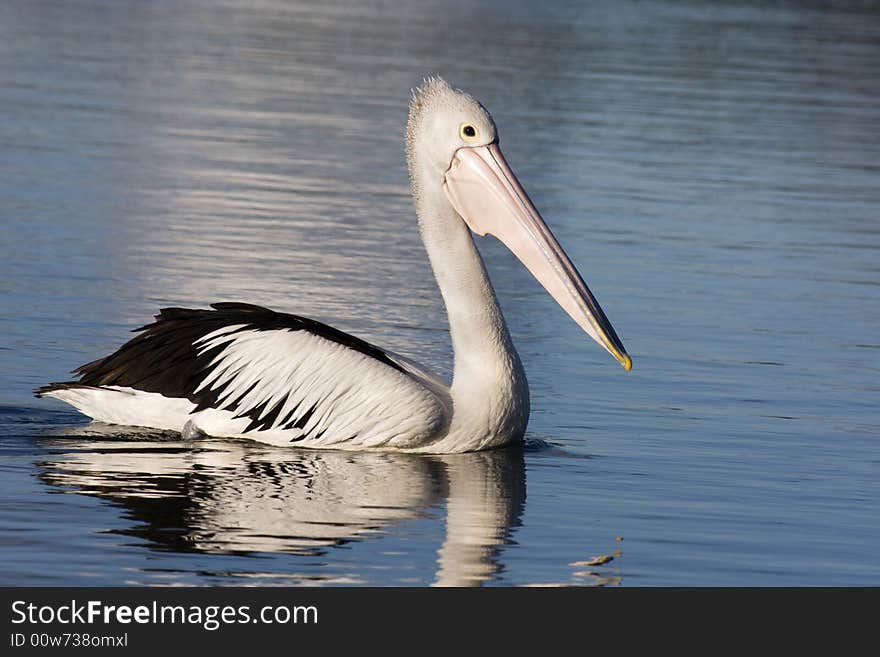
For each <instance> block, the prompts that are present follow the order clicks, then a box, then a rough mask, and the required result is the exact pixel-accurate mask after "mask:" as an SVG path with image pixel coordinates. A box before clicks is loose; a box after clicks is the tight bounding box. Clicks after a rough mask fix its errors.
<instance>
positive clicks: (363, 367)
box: [38, 303, 449, 448]
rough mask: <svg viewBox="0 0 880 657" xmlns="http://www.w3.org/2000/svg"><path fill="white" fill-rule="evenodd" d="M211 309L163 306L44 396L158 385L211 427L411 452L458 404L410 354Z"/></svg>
mask: <svg viewBox="0 0 880 657" xmlns="http://www.w3.org/2000/svg"><path fill="white" fill-rule="evenodd" d="M212 308H213V310H190V309H185V308H166V309H163V310H162V311H160V314H159V315H157V316H156V321H155V322H154V323H152V324H148V325H147V326H144V327H142V328H140V329H137V330H138V331H140V334H139V335H138V336H137V337H135V338H134V339H132V340H131V341H129V342H128V343H126V344H125V345H123V346H122V347H121V348H120V349H119V350H118V351H116V352H115V353H113V354H111V355H110V356H107V357H106V358H102V359H100V360H97V361H94V362H92V363H88V364H86V365H83V366H82V367H80V368H78V369H77V370H75V372H77V373H79V374H80V375H81V378H80V380H79V381H78V382H75V383H64V384H53V386H49V387H47V388H43V389H41V390H40V391H38V394H51V393H54V392H58V391H59V389H61V388H64V387H68V388H80V389H82V388H90V389H102V390H117V391H135V392H141V393H158V394H159V395H161V396H162V397H165V398H171V399H175V400H184V399H185V400H188V402H189V403H190V405H191V406H188V407H187V410H188V415H187V418H189V419H191V420H192V421H193V422H194V423H195V424H196V426H198V428H199V429H201V430H202V431H204V432H205V433H208V434H210V435H215V436H245V437H249V438H254V439H256V440H261V441H264V442H271V443H275V444H278V443H294V444H301V445H304V446H314V447H317V446H322V447H326V446H340V447H345V446H359V447H397V448H406V447H413V446H418V445H423V444H425V443H426V442H429V441H430V439H431V438H432V437H435V436H437V435H438V434H439V433H441V431H442V429H443V426H444V424H445V422H446V421H447V417H448V415H449V413H448V401H447V400H446V399H444V395H443V392H442V390H440V389H439V388H438V386H437V385H436V382H435V381H433V380H431V379H429V378H427V377H426V376H425V375H424V374H423V373H422V372H421V371H420V370H418V369H416V368H415V367H413V366H412V365H411V364H410V363H409V361H406V360H404V359H401V358H399V357H396V356H395V355H393V354H390V353H389V352H386V351H383V350H382V349H379V348H378V347H375V346H374V345H371V344H369V343H367V342H365V341H363V340H361V339H359V338H356V337H354V336H352V335H349V334H347V333H343V332H342V331H339V330H337V329H334V328H332V327H330V326H327V325H325V324H321V323H320V322H316V321H314V320H311V319H307V318H304V317H299V316H296V315H288V314H284V313H276V312H273V311H271V310H268V309H266V308H261V307H259V306H252V305H249V304H240V303H218V304H213V305H212ZM55 396H62V395H61V394H56V395H55ZM62 398H63V397H62ZM178 408H179V406H178ZM93 417H94V415H93ZM179 419H180V418H179V413H178V414H177V416H176V417H175V418H174V420H173V421H171V423H172V424H173V423H175V422H176V423H179ZM157 424H159V423H157V422H153V423H152V426H156V425H157ZM167 428H174V429H180V428H181V427H180V426H169V427H167Z"/></svg>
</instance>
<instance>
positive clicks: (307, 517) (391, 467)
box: [40, 425, 525, 586]
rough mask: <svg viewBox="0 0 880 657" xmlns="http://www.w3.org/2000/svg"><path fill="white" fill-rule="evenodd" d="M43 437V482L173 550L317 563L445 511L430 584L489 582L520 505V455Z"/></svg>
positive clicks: (84, 434) (147, 437) (113, 435)
mask: <svg viewBox="0 0 880 657" xmlns="http://www.w3.org/2000/svg"><path fill="white" fill-rule="evenodd" d="M74 431H75V432H72V433H70V434H68V435H65V436H53V437H46V438H44V441H45V444H44V446H45V447H46V449H47V453H48V456H47V457H46V458H45V459H44V461H43V462H42V463H41V464H40V466H41V475H40V476H41V478H42V480H43V481H44V482H46V483H47V484H49V485H51V486H56V487H63V488H65V489H68V490H69V491H71V492H75V493H81V494H86V495H92V496H96V497H100V498H103V499H107V500H111V501H112V502H114V503H115V504H117V505H120V506H122V507H124V509H125V510H126V513H125V517H126V519H128V520H130V521H132V523H131V525H130V526H128V527H126V528H124V529H122V530H114V531H118V532H120V533H124V534H127V535H132V536H137V537H139V538H142V539H144V540H146V541H148V544H149V545H150V547H152V548H154V549H160V550H169V551H175V552H204V553H226V554H253V553H289V554H296V555H318V554H323V553H325V552H327V551H328V550H331V549H333V547H334V546H338V545H341V544H343V543H346V542H349V541H353V540H362V539H365V538H367V537H370V536H376V535H381V534H383V533H387V532H389V531H393V528H394V527H395V526H397V525H399V524H401V523H404V522H406V521H410V520H414V519H417V518H426V517H427V518H431V517H434V518H437V517H441V516H442V512H443V508H444V506H445V508H446V536H445V540H444V542H443V545H442V547H440V549H439V554H438V565H439V568H438V572H437V574H436V577H435V583H436V584H437V585H455V586H466V585H476V584H479V583H481V582H483V581H485V580H487V579H490V578H491V577H492V576H493V575H494V574H495V573H497V572H498V571H499V570H500V568H501V565H500V564H499V560H498V558H499V553H500V548H501V546H502V545H503V544H504V543H505V542H507V540H508V537H509V535H510V532H511V529H512V528H513V527H515V526H517V525H518V524H519V518H520V516H521V514H522V510H523V505H524V502H525V466H524V461H523V454H522V450H519V449H516V450H498V451H493V452H480V453H474V454H457V455H450V456H442V457H425V456H418V455H408V454H393V453H378V452H375V453H374V452H337V451H317V450H315V451H310V450H285V449H278V448H271V447H264V446H255V445H254V444H251V443H239V442H236V441H228V440H223V441H221V440H213V439H207V440H200V441H195V442H184V441H181V440H180V439H179V434H178V435H176V436H175V435H170V436H164V437H163V436H161V435H157V434H155V433H142V434H132V433H127V434H125V435H124V436H121V435H120V434H119V433H118V431H119V429H118V427H116V428H108V429H106V430H105V429H102V428H101V426H100V425H90V426H89V427H87V428H85V429H78V430H74Z"/></svg>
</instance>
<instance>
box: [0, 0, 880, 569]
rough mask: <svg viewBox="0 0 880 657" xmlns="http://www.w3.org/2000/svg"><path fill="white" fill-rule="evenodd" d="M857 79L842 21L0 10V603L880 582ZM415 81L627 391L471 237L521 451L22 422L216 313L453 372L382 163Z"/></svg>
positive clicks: (399, 172)
mask: <svg viewBox="0 0 880 657" xmlns="http://www.w3.org/2000/svg"><path fill="white" fill-rule="evenodd" d="M878 62H880V12H878V10H877V9H875V8H872V7H871V6H870V4H868V3H858V2H853V3H834V5H833V6H824V4H822V3H815V6H814V4H813V3H798V4H796V5H791V6H789V5H785V4H774V5H773V6H765V3H705V4H704V3H699V2H596V3H577V2H572V3H562V2H552V1H551V2H542V3H530V2H521V3H510V2H500V0H499V1H494V2H493V1H491V0H484V1H482V2H464V1H462V2H454V3H441V2H434V3H403V2H366V3H365V2H354V1H353V0H352V1H351V2H348V3H345V2H332V1H329V2H328V1H327V0H322V1H321V2H301V3H287V2H282V1H281V0H261V1H260V2H256V3H254V2H237V1H235V0H226V1H225V2H216V1H212V2H207V1H205V2H203V3H199V2H195V3H178V2H172V1H167V2H150V3H143V2H86V1H83V2H77V3H67V2H61V1H58V2H53V1H49V0H47V1H41V2H30V1H28V0H13V1H11V2H4V3H2V5H0V113H2V120H0V228H2V238H0V299H2V301H3V304H2V306H3V310H2V312H0V337H2V340H0V438H2V441H0V454H2V459H0V470H2V471H0V584H7V585H10V584H22V585H93V584H95V585H97V584H110V585H113V584H129V583H130V584H229V585H235V584H373V585H409V584H415V585H427V584H433V583H440V584H459V585H464V584H502V585H510V584H517V585H519V584H564V585H601V584H604V585H792V584H815V585H875V586H876V585H878V584H880V557H878V555H880V436H878V434H880V411H878V401H880V399H878V392H880V384H878V381H880V376H878V373H880V339H878V327H880V258H878V256H880V131H878V126H880V76H878V75H877V64H878ZM434 72H437V73H440V74H442V75H444V76H446V77H447V78H448V79H449V80H450V81H451V82H453V83H454V84H456V85H457V86H460V87H462V88H464V89H466V90H468V91H470V92H472V93H473V94H474V95H476V96H477V97H478V98H480V99H481V100H482V101H483V103H484V104H485V105H486V106H487V107H488V108H489V110H490V111H492V112H493V114H494V117H495V119H496V121H497V123H498V126H499V129H500V133H501V137H502V143H503V146H504V150H505V153H506V155H507V158H508V160H509V161H510V163H511V165H512V166H513V167H514V169H515V170H516V171H517V172H518V174H519V177H520V180H521V181H522V182H523V184H524V186H525V187H526V188H527V189H528V190H529V193H530V194H531V196H532V198H533V200H534V201H535V203H536V205H537V206H538V207H539V208H540V209H541V211H542V213H543V215H544V217H545V218H546V219H547V221H548V223H550V224H551V226H552V227H553V228H554V230H555V231H556V233H557V236H558V237H559V240H560V242H561V243H562V244H563V246H564V247H565V248H566V250H567V252H568V254H569V255H570V256H571V258H572V260H573V261H574V262H575V263H576V264H577V265H578V266H579V268H580V269H581V271H582V273H583V274H584V277H585V279H586V280H587V282H588V283H589V285H590V286H591V288H592V289H593V291H594V292H595V293H596V295H597V297H598V298H599V300H600V301H601V303H602V305H603V307H604V309H605V311H606V312H607V314H608V315H609V317H610V318H611V320H612V322H613V323H614V326H615V328H616V329H617V332H618V333H619V334H620V337H621V338H622V339H623V342H624V344H625V345H626V346H627V348H628V350H629V352H630V353H631V354H632V356H633V359H634V362H635V367H634V369H633V371H632V372H631V373H629V374H626V373H624V372H623V371H622V369H621V368H620V367H619V365H617V364H616V363H615V361H614V360H613V359H611V358H610V357H609V356H608V355H607V354H606V353H605V352H603V351H602V350H601V349H599V348H598V347H596V345H595V344H594V343H593V342H592V341H590V340H589V339H588V338H586V336H584V335H583V333H582V332H580V330H579V329H578V328H577V327H576V326H575V325H574V323H573V322H571V321H570V320H569V319H568V318H567V317H566V316H565V315H564V314H563V312H562V311H561V310H560V309H559V308H558V307H556V306H555V304H554V303H553V301H552V300H551V299H550V297H549V296H548V295H547V294H546V293H545V292H544V291H543V290H542V289H541V288H540V287H539V286H538V285H537V284H536V283H535V282H534V281H532V279H531V278H530V277H529V275H528V274H527V273H526V272H524V271H523V270H522V268H521V266H520V265H519V263H518V262H517V261H516V260H515V259H514V258H513V257H512V256H511V255H510V254H509V253H508V252H507V251H506V250H505V249H504V248H503V247H502V246H500V245H498V244H497V243H494V242H492V241H490V240H480V241H479V246H480V248H481V250H482V252H483V254H484V257H485V259H486V261H487V264H488V267H489V270H490V273H491V276H492V280H493V283H494V284H495V286H496V289H497V291H498V296H499V298H500V301H501V304H502V306H503V308H504V311H505V314H506V316H507V319H508V322H509V324H510V326H511V331H512V333H513V336H514V340H515V342H516V344H517V346H518V348H519V350H520V354H521V356H522V359H523V362H524V364H525V367H526V370H527V373H528V377H529V382H530V384H531V392H532V416H531V422H530V425H529V431H528V436H527V444H526V447H525V449H513V450H502V451H496V452H487V453H481V454H466V455H458V456H449V457H416V456H400V455H387V454H373V453H370V454H343V453H337V452H303V451H300V450H296V449H286V450H283V449H270V448H267V447H265V446H261V445H256V444H251V443H247V442H236V441H223V440H214V439H209V440H205V441H199V442H182V441H181V440H180V437H179V436H177V435H174V434H169V435H157V434H150V433H145V432H142V431H137V430H132V429H125V428H118V427H117V428H107V427H89V426H88V425H87V422H86V420H85V419H84V418H83V417H82V416H80V415H78V414H76V413H75V412H73V411H71V410H70V409H69V408H68V407H65V406H64V405H62V404H60V403H56V402H53V401H52V400H36V399H34V398H33V397H32V396H31V390H32V389H33V388H35V387H37V386H39V385H43V384H45V383H47V382H49V381H56V380H63V379H65V378H67V377H68V374H67V373H68V370H70V369H72V368H73V367H75V366H77V365H80V364H82V363H84V362H87V361H90V360H93V359H94V358H97V357H99V356H101V355H104V354H106V353H108V352H109V351H111V350H113V349H115V348H116V347H118V346H119V345H120V344H121V343H122V342H123V341H124V340H126V339H127V338H128V330H129V329H131V328H134V327H137V326H140V325H142V324H144V323H146V322H147V321H148V320H149V319H150V318H151V316H152V315H153V314H154V313H155V311H156V309H157V308H158V307H161V306H165V305H175V306H195V307H205V306H206V305H207V304H208V303H210V302H213V301H218V300H240V301H249V302H252V303H259V304H262V305H266V306H270V307H273V308H276V309H279V310H284V311H288V312H295V313H299V314H304V315H310V316H314V317H316V318H318V319H321V320H323V321H326V322H328V323H331V324H333V325H335V326H338V327H339V328H342V329H343V330H346V331H349V332H352V333H355V334H357V335H360V336H361V337H364V338H366V339H368V340H371V341H373V342H376V343H377V344H379V345H382V346H385V347H388V348H390V349H393V350H394V351H397V352H401V353H405V354H408V355H411V356H414V357H416V358H417V359H418V360H420V361H421V362H423V363H425V364H427V365H429V366H432V367H434V368H435V369H437V370H439V371H440V372H443V373H445V374H447V375H448V373H449V366H450V363H451V351H450V345H449V340H448V335H447V333H446V326H445V319H444V310H443V307H442V304H441V302H440V298H439V295H438V293H437V291H436V288H435V286H434V282H433V278H432V276H431V272H430V269H429V267H428V266H427V261H426V257H425V253H424V251H423V248H422V246H421V243H420V240H419V236H418V231H417V228H416V224H415V219H414V213H413V208H412V202H411V199H410V197H409V188H408V183H407V177H406V168H405V162H404V157H403V147H402V131H403V126H404V123H405V120H406V110H407V101H408V94H409V89H410V88H411V87H413V86H414V85H416V84H417V83H418V82H419V81H420V79H421V77H422V76H424V75H426V74H429V73H434ZM601 555H605V556H611V557H614V558H613V560H611V561H608V562H606V563H604V564H602V565H588V564H589V561H590V560H591V559H592V558H593V557H596V556H601Z"/></svg>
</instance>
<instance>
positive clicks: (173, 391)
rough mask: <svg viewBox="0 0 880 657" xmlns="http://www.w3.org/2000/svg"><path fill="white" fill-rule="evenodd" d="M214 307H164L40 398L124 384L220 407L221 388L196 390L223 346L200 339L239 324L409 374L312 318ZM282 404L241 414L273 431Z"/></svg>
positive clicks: (299, 420) (299, 421)
mask: <svg viewBox="0 0 880 657" xmlns="http://www.w3.org/2000/svg"><path fill="white" fill-rule="evenodd" d="M211 308H213V310H203V309H189V308H163V309H162V310H160V311H159V314H158V315H156V321H155V322H153V323H152V324H147V325H146V326H142V327H140V328H138V329H135V332H137V333H139V335H138V336H136V337H134V338H132V339H131V340H129V341H128V342H127V343H125V344H124V345H122V347H120V348H119V349H118V350H117V351H115V352H114V353H112V354H110V355H109V356H106V357H105V358H99V359H98V360H95V361H92V362H91V363H86V364H85V365H81V366H80V367H78V368H76V369H75V370H73V372H74V373H75V374H79V375H80V378H79V381H69V382H63V383H53V384H51V385H48V386H44V387H42V388H39V389H37V390H36V394H37V396H38V397H39V396H42V395H43V394H45V393H47V392H51V391H53V390H58V389H63V388H71V387H84V386H89V387H101V386H120V387H126V388H134V389H135V390H142V391H144V392H157V393H160V394H162V395H164V396H166V397H178V398H186V399H188V400H190V401H191V402H193V403H194V404H196V408H195V411H200V410H204V409H206V408H218V407H219V397H220V395H221V394H222V392H223V391H222V390H220V389H215V390H199V391H198V392H196V391H197V390H198V389H199V387H200V386H201V384H202V382H203V381H204V380H205V378H206V377H207V376H209V375H210V374H211V370H212V367H211V363H212V361H213V360H214V358H215V357H216V356H217V355H218V354H219V353H220V351H222V349H223V347H222V346H221V347H217V348H211V349H207V350H203V351H202V352H201V353H199V350H198V349H197V347H196V346H195V343H196V342H197V341H198V340H199V339H200V338H203V337H204V336H206V335H208V334H209V333H213V332H214V331H218V330H220V329H222V328H225V327H228V326H233V325H239V324H240V325H242V327H241V328H240V329H237V331H235V332H238V331H272V330H281V329H285V330H292V331H308V332H309V333H312V334H313V335H317V336H319V337H322V338H324V339H327V340H331V341H333V342H336V343H338V344H341V345H344V346H346V347H348V348H349V349H353V350H355V351H357V352H359V353H362V354H364V355H366V356H370V357H371V358H375V359H376V360H378V361H381V362H382V363H384V364H386V365H388V366H389V367H392V368H394V369H395V370H397V371H399V372H405V370H403V368H402V367H401V366H400V365H398V364H397V363H396V362H395V361H394V360H392V359H391V358H390V357H389V356H388V354H387V353H386V352H384V351H382V350H381V349H380V348H378V347H376V346H374V345H371V344H370V343H368V342H365V341H364V340H361V339H360V338H356V337H355V336H353V335H349V334H348V333H344V332H342V331H340V330H338V329H335V328H333V327H332V326H327V325H326V324H322V323H321V322H317V321H315V320H313V319H309V318H307V317H300V316H298V315H288V314H286V313H277V312H275V311H272V310H269V309H268V308H263V307H261V306H254V305H251V304H247V303H214V304H211ZM231 334H232V333H230V335H231ZM254 385H256V383H255V384H254ZM239 402H240V399H237V400H227V402H226V403H225V404H224V408H227V409H229V410H236V408H237V406H238V403H239ZM281 408H282V405H281V404H279V405H278V406H277V407H276V408H275V409H273V411H272V412H270V413H269V415H268V416H267V417H265V418H263V419H262V420H260V419H259V416H260V413H261V412H262V411H263V410H265V408H264V406H263V405H259V406H257V407H256V408H252V409H249V410H248V411H247V412H246V413H244V414H242V415H241V416H240V417H249V418H250V419H251V420H252V421H251V423H250V425H249V426H248V428H247V431H250V430H253V429H264V428H265V429H268V428H270V427H271V426H272V424H273V423H274V421H275V420H276V419H277V415H278V413H279V412H280V410H281ZM195 411H194V412H195ZM313 412H314V408H312V409H309V410H307V411H306V413H305V414H304V415H303V416H302V417H296V414H289V415H288V417H285V418H284V420H283V424H284V425H285V426H287V427H291V426H293V427H301V426H303V425H304V424H305V422H307V421H308V418H309V417H310V416H311V414H312V413H313ZM270 420H271V422H270Z"/></svg>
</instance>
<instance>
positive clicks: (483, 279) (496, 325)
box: [412, 162, 529, 449]
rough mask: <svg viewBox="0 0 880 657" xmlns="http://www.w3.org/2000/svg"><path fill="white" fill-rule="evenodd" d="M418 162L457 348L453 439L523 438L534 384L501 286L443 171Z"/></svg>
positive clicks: (417, 184)
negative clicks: (498, 293)
mask: <svg viewBox="0 0 880 657" xmlns="http://www.w3.org/2000/svg"><path fill="white" fill-rule="evenodd" d="M412 164H413V171H412V176H413V183H414V185H413V188H414V195H415V199H416V211H417V213H418V217H419V226H420V228H421V233H422V239H423V240H424V243H425V248H426V249H427V252H428V258H429V259H430V261H431V267H432V268H433V270H434V275H435V276H436V278H437V285H438V286H439V287H440V293H441V294H442V295H443V301H444V302H445V304H446V311H447V313H448V316H449V329H450V333H451V335H452V348H453V352H454V354H455V368H454V374H453V380H452V387H451V390H450V393H451V395H452V403H453V420H452V425H451V428H450V432H449V440H451V441H468V442H474V443H475V444H474V445H473V446H472V447H469V449H478V448H485V447H492V446H497V445H500V444H506V443H509V442H512V441H513V440H519V439H520V438H521V437H522V433H523V432H524V431H525V426H526V423H527V422H528V410H529V396H528V385H527V383H526V378H525V372H524V370H523V367H522V364H521V362H520V360H519V356H518V355H517V353H516V349H514V346H513V342H512V341H511V339H510V333H509V332H508V330H507V324H506V323H505V321H504V316H503V315H502V314H501V309H500V308H499V307H498V301H497V299H496V298H495V290H494V289H493V288H492V284H491V283H490V282H489V278H488V276H487V274H486V268H485V266H484V265H483V260H482V258H481V257H480V254H479V252H478V251H477V248H476V245H475V244H474V241H473V238H472V237H471V232H470V229H468V227H467V225H466V224H465V223H464V221H462V219H461V218H460V217H459V216H458V214H457V213H456V212H455V210H454V209H453V208H452V205H451V204H450V203H449V201H448V200H447V198H446V195H445V194H444V192H443V187H442V178H440V177H439V176H437V174H436V172H432V171H430V170H429V169H428V168H427V167H424V168H420V167H419V164H418V163H417V162H413V163H412ZM466 434H467V435H466ZM477 443H478V444H477Z"/></svg>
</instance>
